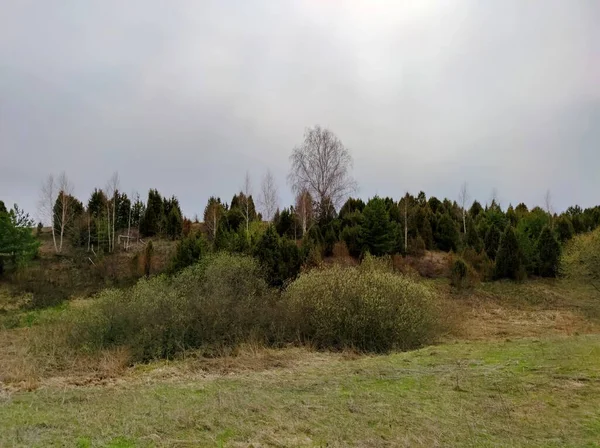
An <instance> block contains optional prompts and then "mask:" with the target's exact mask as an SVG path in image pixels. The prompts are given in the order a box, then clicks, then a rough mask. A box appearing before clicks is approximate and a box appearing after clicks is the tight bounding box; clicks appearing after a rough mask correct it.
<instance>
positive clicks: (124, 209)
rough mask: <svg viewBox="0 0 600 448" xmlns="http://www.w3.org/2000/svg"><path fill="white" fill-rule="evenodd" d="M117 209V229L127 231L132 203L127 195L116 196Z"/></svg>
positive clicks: (119, 194)
mask: <svg viewBox="0 0 600 448" xmlns="http://www.w3.org/2000/svg"><path fill="white" fill-rule="evenodd" d="M116 198H117V209H116V216H115V228H116V229H117V230H122V229H126V228H127V227H128V226H129V211H130V209H131V201H130V200H129V198H128V197H127V195H126V194H125V193H118V192H117V194H116Z"/></svg>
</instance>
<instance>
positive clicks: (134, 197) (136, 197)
mask: <svg viewBox="0 0 600 448" xmlns="http://www.w3.org/2000/svg"><path fill="white" fill-rule="evenodd" d="M139 200H140V194H139V193H138V192H137V191H135V190H134V191H132V192H131V206H130V207H129V219H128V221H127V242H126V243H125V250H129V241H130V240H131V213H132V212H133V204H136V203H137V202H138V201H139Z"/></svg>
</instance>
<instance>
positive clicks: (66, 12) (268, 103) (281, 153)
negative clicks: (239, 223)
mask: <svg viewBox="0 0 600 448" xmlns="http://www.w3.org/2000/svg"><path fill="white" fill-rule="evenodd" d="M599 24H600V2H598V1H595V0H589V1H583V0H582V1H579V0H569V1H565V0H545V1H527V2H524V1H522V0H502V1H501V0H494V1H485V2H482V1H479V0H473V1H468V0H464V1H459V0H456V1H435V2H434V1H429V0H419V1H414V2H411V1H399V0H390V1H383V0H380V1H336V0H305V1H277V0H269V1H263V0H254V1H251V2H250V1H243V0H239V1H234V0H220V1H199V0H189V1H184V0H179V1H178V0H174V1H169V2H165V1H156V0H128V1H126V2H123V1H117V0H96V1H85V2H82V1H80V0H60V1H59V0H48V1H30V0H18V1H16V0H0V199H2V200H4V202H6V203H7V204H13V203H15V202H16V203H18V204H19V206H21V207H22V208H25V210H26V211H28V212H30V214H31V215H32V216H35V217H37V216H38V215H37V213H36V210H37V202H38V197H39V190H40V186H41V183H42V182H43V180H44V179H45V178H46V177H47V176H48V175H49V174H51V173H53V174H54V175H58V174H59V173H60V172H61V171H64V172H66V174H67V175H68V177H69V178H70V180H71V181H72V183H73V185H74V191H75V195H76V196H77V197H79V199H81V200H82V201H84V202H87V199H88V198H89V195H90V193H91V191H92V190H93V188H94V187H100V188H102V187H104V186H105V185H106V183H107V181H108V180H109V178H110V177H111V175H112V173H113V172H115V171H118V173H119V176H120V179H121V190H122V191H124V192H126V193H131V192H132V191H134V190H135V191H138V192H139V193H140V194H141V195H142V197H145V196H146V195H147V190H148V189H149V188H157V189H158V190H159V191H160V192H161V193H163V194H164V195H167V196H171V195H176V196H177V197H178V198H179V200H180V203H181V206H182V209H183V212H184V214H186V215H187V216H189V217H193V216H194V215H195V214H198V215H199V216H200V217H201V216H202V212H203V210H204V206H205V205H206V202H207V200H208V198H209V196H212V195H215V196H220V197H221V198H222V199H223V200H225V201H227V202H229V201H230V200H231V197H232V196H233V194H234V193H235V192H236V191H239V189H240V188H241V186H242V184H243V182H244V177H245V174H246V172H248V173H249V174H250V176H251V179H252V181H253V190H254V193H255V196H256V195H257V194H258V192H259V189H260V182H261V178H262V176H263V175H264V173H265V172H266V170H267V169H270V170H271V171H272V172H273V174H274V176H275V179H276V182H277V186H278V191H279V198H280V205H281V206H282V207H283V206H287V205H289V204H291V203H292V202H293V196H292V193H291V192H290V188H289V186H288V185H287V183H286V177H287V173H288V171H289V167H290V163H289V156H290V154H291V152H292V149H293V148H294V146H296V145H299V144H300V143H301V142H302V139H303V134H304V130H305V129H306V128H307V127H311V126H314V125H317V124H318V125H321V126H323V127H326V128H328V129H330V130H331V131H333V132H334V133H335V134H336V135H337V136H338V137H339V138H340V140H341V141H342V142H343V143H344V145H345V146H346V147H347V148H348V149H349V150H350V152H351V154H352V157H353V159H354V168H353V170H352V174H353V176H354V178H355V179H356V181H357V182H358V185H359V190H358V192H357V193H356V196H359V197H362V198H365V199H366V198H368V197H370V196H373V195H375V194H378V195H380V196H392V197H395V198H400V197H401V196H402V195H403V194H404V193H405V192H406V191H410V192H412V193H414V194H417V193H418V192H419V191H420V190H423V191H425V192H426V193H427V195H428V196H430V195H435V196H438V197H440V198H441V197H449V198H451V199H458V195H459V190H460V187H461V185H462V184H463V183H464V182H467V184H468V190H469V195H470V198H471V199H478V200H479V201H481V202H483V203H485V202H486V201H489V200H490V197H491V195H492V191H493V190H494V189H495V190H496V191H497V195H498V198H499V200H500V202H501V204H502V205H503V206H504V207H506V206H508V204H509V203H512V204H513V205H516V204H517V203H518V202H525V203H527V204H528V205H530V206H532V205H535V204H539V205H542V204H543V202H544V196H545V194H546V191H548V190H550V192H551V195H552V202H553V207H554V208H555V210H556V211H561V210H564V209H565V208H566V207H568V206H569V205H572V204H580V205H581V206H583V207H586V206H591V205H596V204H599V203H600V26H599Z"/></svg>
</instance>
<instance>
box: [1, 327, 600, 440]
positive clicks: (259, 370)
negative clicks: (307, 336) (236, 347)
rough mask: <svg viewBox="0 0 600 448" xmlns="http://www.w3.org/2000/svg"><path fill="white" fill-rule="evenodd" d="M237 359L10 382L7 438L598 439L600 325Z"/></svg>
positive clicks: (5, 406) (5, 400) (4, 414)
mask: <svg viewBox="0 0 600 448" xmlns="http://www.w3.org/2000/svg"><path fill="white" fill-rule="evenodd" d="M240 358H242V359H240V360H237V361H234V362H233V366H231V365H230V366H229V367H228V368H227V370H228V371H229V373H228V374H222V373H219V369H218V367H219V365H218V364H219V363H220V362H225V361H219V362H216V363H215V365H213V366H206V365H204V364H203V363H202V362H201V361H194V360H187V361H181V362H178V363H174V364H170V365H169V364H164V363H162V364H155V365H151V366H143V367H138V368H137V369H133V370H132V371H130V372H128V373H127V375H125V376H124V377H121V378H119V379H117V380H113V381H108V382H105V383H104V384H100V385H93V384H92V385H87V386H85V387H81V386H74V385H66V384H61V383H60V382H57V384H55V385H54V386H47V387H43V388H40V389H38V390H35V391H32V392H17V393H13V394H10V395H8V394H5V395H4V396H3V397H2V402H1V405H0V422H1V423H0V426H1V429H2V431H1V432H0V445H2V446H40V447H43V446H82V447H83V446H112V447H125V446H225V445H226V446H249V445H251V446H326V445H327V446H349V445H350V446H540V447H548V446H590V447H592V446H599V445H598V443H599V441H600V406H599V404H600V336H598V335H593V336H592V335H588V336H570V337H549V338H544V339H522V340H518V341H504V342H494V343H492V342H456V343H450V344H444V345H439V346H435V347H429V348H426V349H422V350H418V351H415V352H411V353H400V354H392V355H388V356H356V357H355V356H344V355H341V354H323V353H312V352H307V351H303V350H300V349H290V350H289V352H287V353H286V351H280V352H272V351H265V350H258V351H256V352H254V353H252V352H250V353H246V354H244V355H242V356H241V357H240ZM236 364H237V368H236Z"/></svg>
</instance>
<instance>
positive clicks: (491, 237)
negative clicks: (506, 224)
mask: <svg viewBox="0 0 600 448" xmlns="http://www.w3.org/2000/svg"><path fill="white" fill-rule="evenodd" d="M501 237H502V234H501V233H500V230H498V227H497V226H495V225H492V226H490V228H489V229H488V230H487V232H486V234H485V240H484V247H485V253H486V254H487V256H488V257H489V258H490V260H495V259H496V253H497V252H498V247H499V246H500V239H501Z"/></svg>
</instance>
